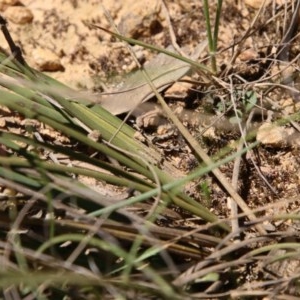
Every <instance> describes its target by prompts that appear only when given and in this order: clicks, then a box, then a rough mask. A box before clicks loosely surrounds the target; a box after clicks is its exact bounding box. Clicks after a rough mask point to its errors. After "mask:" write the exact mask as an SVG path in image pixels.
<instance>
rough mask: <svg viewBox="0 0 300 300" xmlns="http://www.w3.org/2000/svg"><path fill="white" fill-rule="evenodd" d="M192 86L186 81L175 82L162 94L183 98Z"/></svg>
mask: <svg viewBox="0 0 300 300" xmlns="http://www.w3.org/2000/svg"><path fill="white" fill-rule="evenodd" d="M183 79H185V78H183ZM192 87H193V85H192V84H191V83H188V82H175V83H174V84H173V85H172V86H171V87H170V88H168V89H167V90H166V91H165V93H164V95H165V97H167V98H179V99H184V98H186V97H187V96H188V93H189V91H190V89H191V88H192Z"/></svg>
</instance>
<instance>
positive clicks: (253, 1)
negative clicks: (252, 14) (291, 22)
mask: <svg viewBox="0 0 300 300" xmlns="http://www.w3.org/2000/svg"><path fill="white" fill-rule="evenodd" d="M272 1H273V0H272ZM284 1H286V0H276V1H275V2H276V4H277V5H283V4H284ZM263 2H264V0H245V4H246V5H248V6H250V7H252V8H255V9H258V8H260V7H261V5H262V4H263ZM270 2H271V0H266V2H265V5H269V4H270Z"/></svg>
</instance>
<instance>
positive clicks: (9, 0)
mask: <svg viewBox="0 0 300 300" xmlns="http://www.w3.org/2000/svg"><path fill="white" fill-rule="evenodd" d="M19 3H20V2H19V0H0V5H1V4H5V5H11V6H13V5H17V4H19Z"/></svg>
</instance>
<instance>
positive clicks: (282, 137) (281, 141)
mask: <svg viewBox="0 0 300 300" xmlns="http://www.w3.org/2000/svg"><path fill="white" fill-rule="evenodd" d="M289 135H290V133H288V132H287V131H286V130H285V128H284V127H280V126H278V125H275V124H272V123H268V122H266V123H264V124H262V125H261V126H260V127H259V128H258V131H257V135H256V140H257V141H259V142H261V143H262V144H263V145H266V146H273V147H283V146H285V145H286V144H287V138H288V136H289Z"/></svg>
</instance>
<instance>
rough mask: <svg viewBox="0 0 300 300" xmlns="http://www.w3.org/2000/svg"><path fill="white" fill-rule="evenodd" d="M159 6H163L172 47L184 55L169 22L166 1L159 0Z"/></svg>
mask: <svg viewBox="0 0 300 300" xmlns="http://www.w3.org/2000/svg"><path fill="white" fill-rule="evenodd" d="M161 6H162V8H163V11H164V14H165V18H166V21H167V23H168V28H169V33H170V37H171V42H172V46H173V47H174V49H175V50H176V51H177V52H178V53H180V54H181V55H182V56H185V54H184V53H183V51H182V50H181V48H180V47H179V45H178V44H177V40H176V35H175V32H174V29H173V26H172V22H171V17H170V14H169V10H168V8H167V5H166V3H165V1H164V0H161Z"/></svg>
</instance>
